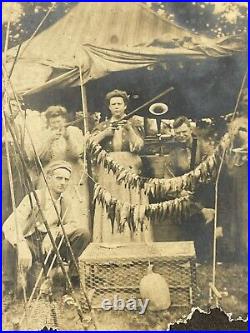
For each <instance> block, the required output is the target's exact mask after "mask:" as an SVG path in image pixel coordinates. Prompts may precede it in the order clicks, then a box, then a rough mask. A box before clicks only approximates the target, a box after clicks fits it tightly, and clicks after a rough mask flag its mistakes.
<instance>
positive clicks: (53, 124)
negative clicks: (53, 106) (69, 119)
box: [49, 116, 66, 130]
mask: <svg viewBox="0 0 250 333" xmlns="http://www.w3.org/2000/svg"><path fill="white" fill-rule="evenodd" d="M65 123H66V120H65V118H64V117H62V116H57V117H53V118H50V120H49V127H50V128H51V129H53V130H61V129H62V128H63V126H64V125H65Z"/></svg>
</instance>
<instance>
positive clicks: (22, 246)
mask: <svg viewBox="0 0 250 333" xmlns="http://www.w3.org/2000/svg"><path fill="white" fill-rule="evenodd" d="M18 266H19V267H20V268H22V269H23V270H24V271H25V270H29V269H30V268H31V266H32V255H31V252H30V249H29V246H28V244H27V242H26V240H25V239H24V240H22V241H21V242H20V243H19V245H18Z"/></svg>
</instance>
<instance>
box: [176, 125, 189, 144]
mask: <svg viewBox="0 0 250 333" xmlns="http://www.w3.org/2000/svg"><path fill="white" fill-rule="evenodd" d="M175 138H176V141H178V142H181V143H187V142H188V141H190V140H191V139H192V131H191V128H190V127H189V126H188V125H187V124H185V123H184V124H182V125H181V126H180V127H177V128H176V129H175Z"/></svg>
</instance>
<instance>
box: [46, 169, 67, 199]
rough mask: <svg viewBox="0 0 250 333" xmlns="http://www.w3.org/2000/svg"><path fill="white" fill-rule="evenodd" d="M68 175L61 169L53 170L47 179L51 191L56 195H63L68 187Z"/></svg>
mask: <svg viewBox="0 0 250 333" xmlns="http://www.w3.org/2000/svg"><path fill="white" fill-rule="evenodd" d="M70 175H71V174H70V172H69V171H68V170H66V169H63V168H60V169H56V170H54V171H53V174H52V175H51V176H50V178H49V183H50V187H51V190H52V191H53V192H54V193H57V194H61V193H63V192H64V191H65V190H66V188H67V186H68V182H69V179H70Z"/></svg>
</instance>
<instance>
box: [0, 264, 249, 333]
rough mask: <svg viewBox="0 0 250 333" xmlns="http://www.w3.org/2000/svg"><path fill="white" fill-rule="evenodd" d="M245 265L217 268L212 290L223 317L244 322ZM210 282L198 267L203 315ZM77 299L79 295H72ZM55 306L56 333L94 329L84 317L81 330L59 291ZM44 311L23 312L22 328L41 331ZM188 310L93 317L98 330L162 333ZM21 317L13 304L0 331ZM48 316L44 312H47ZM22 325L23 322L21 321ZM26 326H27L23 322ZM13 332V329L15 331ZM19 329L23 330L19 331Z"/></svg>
mask: <svg viewBox="0 0 250 333" xmlns="http://www.w3.org/2000/svg"><path fill="white" fill-rule="evenodd" d="M247 275H248V270H247V266H246V265H239V264H229V263H227V264H225V263H223V264H217V277H216V286H217V289H218V290H219V291H220V292H223V298H222V301H221V307H222V308H223V310H224V311H225V312H227V313H231V314H232V318H234V319H236V318H239V317H241V318H242V319H246V318H247V315H248V292H247ZM211 279H212V267H211V265H200V266H198V267H197V282H198V293H199V295H198V296H199V297H198V303H197V305H198V306H199V307H200V308H201V309H202V310H204V311H207V310H208V290H209V289H208V283H209V282H210V281H211ZM76 295H79V292H76ZM56 300H57V303H56V305H57V306H58V309H56V310H55V312H56V313H57V321H58V328H57V329H58V330H67V331H70V330H92V329H94V327H93V326H92V325H91V324H89V322H88V320H89V319H90V317H89V315H88V314H86V315H85V316H84V323H85V324H86V325H85V326H83V325H82V323H81V322H80V320H79V316H78V314H77V312H76V309H75V308H74V307H68V308H67V309H66V308H65V306H61V305H62V290H59V289H58V290H57V291H56ZM47 310H48V304H44V303H42V302H41V303H39V304H35V303H34V304H33V308H32V309H27V310H26V314H27V318H28V322H29V323H32V324H31V325H30V324H29V326H28V327H27V326H26V328H28V329H29V330H31V329H33V330H41V329H42V328H43V327H41V325H42V326H44V323H45V319H44V318H45V315H44V313H46V311H47ZM190 310H191V309H188V308H178V309H176V308H175V309H173V308H172V309H171V308H170V309H169V313H167V314H166V313H165V314H157V315H156V314H155V313H147V314H145V315H139V314H136V313H133V312H128V311H127V312H124V311H116V312H114V311H112V312H110V311H108V312H107V311H101V310H95V317H96V321H97V324H98V329H99V330H164V329H166V328H167V327H168V324H169V323H170V322H173V321H175V320H180V319H181V320H184V319H185V318H186V316H187V315H188V314H189V313H190ZM23 313H24V302H22V301H20V300H19V301H16V302H15V303H14V304H13V305H12V306H11V308H10V309H8V310H7V311H5V312H3V317H2V328H3V330H14V325H13V323H15V322H16V323H17V322H18V321H19V320H20V318H21V317H22V315H23ZM47 313H48V311H47ZM23 323H24V325H25V320H24V321H23ZM26 323H27V322H26ZM15 328H17V326H16V327H15ZM21 329H23V327H21Z"/></svg>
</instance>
